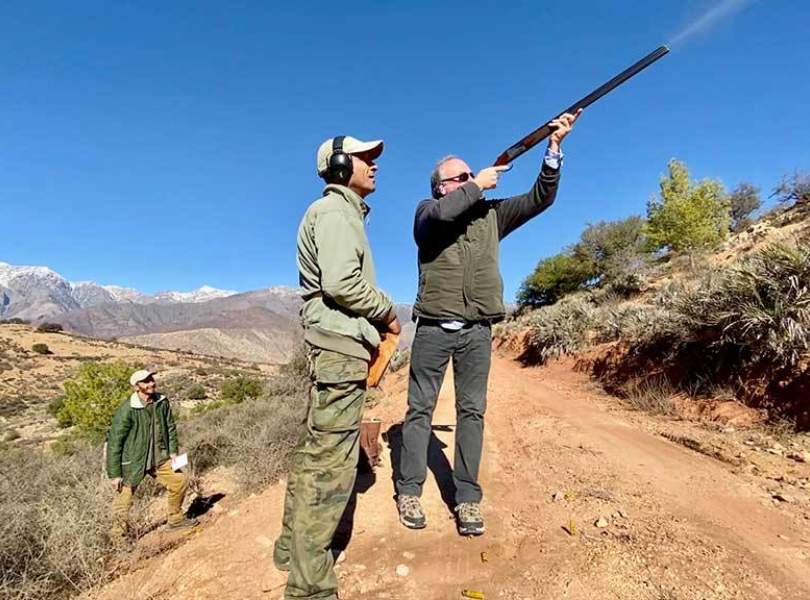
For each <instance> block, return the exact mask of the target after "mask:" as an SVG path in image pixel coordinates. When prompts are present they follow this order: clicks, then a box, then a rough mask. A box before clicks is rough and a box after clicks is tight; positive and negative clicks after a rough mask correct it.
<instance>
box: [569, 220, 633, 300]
mask: <svg viewBox="0 0 810 600" xmlns="http://www.w3.org/2000/svg"><path fill="white" fill-rule="evenodd" d="M646 246H647V241H646V238H645V236H644V219H642V218H641V217H639V216H637V215H634V216H631V217H628V218H627V219H622V220H620V221H607V222H606V221H600V222H599V223H596V224H594V225H589V226H588V228H587V229H585V231H583V232H582V236H581V237H580V241H579V242H578V243H577V244H576V246H575V247H574V254H575V255H578V256H581V257H587V259H585V258H583V260H584V261H591V262H592V263H593V265H594V273H595V276H596V277H597V278H598V284H599V285H603V284H611V285H612V284H620V283H622V282H626V281H628V280H630V279H634V278H640V274H641V272H642V271H643V270H644V269H645V267H646V266H647V264H648V262H649V253H648V252H647V248H646Z"/></svg>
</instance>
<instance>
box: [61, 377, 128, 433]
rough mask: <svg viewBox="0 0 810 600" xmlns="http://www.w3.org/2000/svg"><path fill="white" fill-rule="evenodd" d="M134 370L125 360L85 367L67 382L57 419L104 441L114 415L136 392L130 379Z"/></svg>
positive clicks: (80, 431)
mask: <svg viewBox="0 0 810 600" xmlns="http://www.w3.org/2000/svg"><path fill="white" fill-rule="evenodd" d="M134 370H135V367H133V366H132V365H128V364H127V363H125V362H121V361H116V362H109V363H86V364H83V365H82V366H81V367H80V368H79V370H78V372H77V373H76V375H74V376H73V377H72V378H70V379H68V380H67V381H65V384H64V387H65V399H64V402H63V404H62V407H61V408H60V409H59V412H58V413H57V420H59V422H60V423H71V424H73V425H75V426H76V429H77V430H78V432H79V433H80V434H81V435H82V436H84V437H86V438H88V439H90V440H91V441H93V442H100V441H101V440H103V439H104V435H105V433H106V432H107V428H108V427H109V425H110V420H111V419H112V416H113V413H115V410H116V409H117V408H118V406H119V405H120V404H121V402H122V401H123V400H124V399H125V398H127V396H129V395H130V394H131V393H132V387H131V386H130V384H129V376H130V375H131V374H132V372H133V371H134Z"/></svg>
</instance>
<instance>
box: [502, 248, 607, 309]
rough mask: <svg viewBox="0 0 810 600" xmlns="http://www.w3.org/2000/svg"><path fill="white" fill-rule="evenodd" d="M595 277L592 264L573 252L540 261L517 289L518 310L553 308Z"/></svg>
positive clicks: (571, 250) (568, 251)
mask: <svg viewBox="0 0 810 600" xmlns="http://www.w3.org/2000/svg"><path fill="white" fill-rule="evenodd" d="M594 276H595V269H594V264H593V262H592V261H590V260H589V259H588V258H587V257H586V256H582V255H579V256H578V255H576V253H575V252H574V250H573V249H568V250H567V251H565V252H562V253H560V254H555V255H554V256H551V257H549V258H544V259H543V260H541V261H540V262H539V263H538V264H537V267H536V268H535V270H534V272H533V273H532V274H531V275H529V276H528V277H527V278H526V279H525V280H524V281H523V284H522V285H521V288H520V291H519V292H518V302H519V303H520V304H521V305H522V306H544V305H548V304H554V303H555V302H557V300H559V299H560V298H562V297H563V296H564V295H565V294H569V293H571V292H573V291H576V290H579V289H582V288H583V287H584V286H585V285H587V283H588V282H589V281H590V280H591V279H593V277H594Z"/></svg>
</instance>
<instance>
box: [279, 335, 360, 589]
mask: <svg viewBox="0 0 810 600" xmlns="http://www.w3.org/2000/svg"><path fill="white" fill-rule="evenodd" d="M309 370H310V378H311V380H312V387H311V388H310V394H309V410H308V412H307V423H306V430H305V431H304V433H303V435H302V437H301V439H300V441H299V442H298V446H297V447H296V449H295V451H294V454H293V460H292V465H291V469H290V475H289V478H288V481H287V495H286V497H285V499H284V520H283V523H282V531H281V536H280V537H279V539H278V540H277V541H276V544H275V550H274V553H273V561H274V562H275V564H276V566H277V567H278V568H280V569H285V570H286V569H289V571H290V574H289V577H288V579H287V587H286V589H285V592H284V596H285V598H288V599H292V598H296V599H298V598H309V599H313V600H314V599H327V600H332V599H337V587H338V586H337V577H336V576H335V572H334V568H333V567H334V559H333V557H332V553H331V551H330V545H331V543H332V537H333V536H334V534H335V530H336V529H337V526H338V523H339V521H340V517H341V516H342V515H343V511H344V510H345V509H346V505H347V504H348V502H349V498H350V496H351V493H352V489H353V488H354V480H355V476H356V473H357V461H358V457H359V449H360V445H359V437H360V421H361V420H362V417H363V403H364V402H365V395H366V377H367V375H368V363H367V362H366V361H364V360H362V359H359V358H354V357H351V356H346V355H345V354H340V353H338V352H332V351H330V350H322V349H318V348H311V350H310V353H309Z"/></svg>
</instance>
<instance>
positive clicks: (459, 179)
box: [441, 173, 475, 183]
mask: <svg viewBox="0 0 810 600" xmlns="http://www.w3.org/2000/svg"><path fill="white" fill-rule="evenodd" d="M474 178H475V175H473V174H472V173H459V174H458V175H456V176H455V177H446V178H445V179H442V180H441V181H442V183H447V182H448V181H455V182H456V183H465V182H467V181H470V180H471V179H474Z"/></svg>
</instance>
